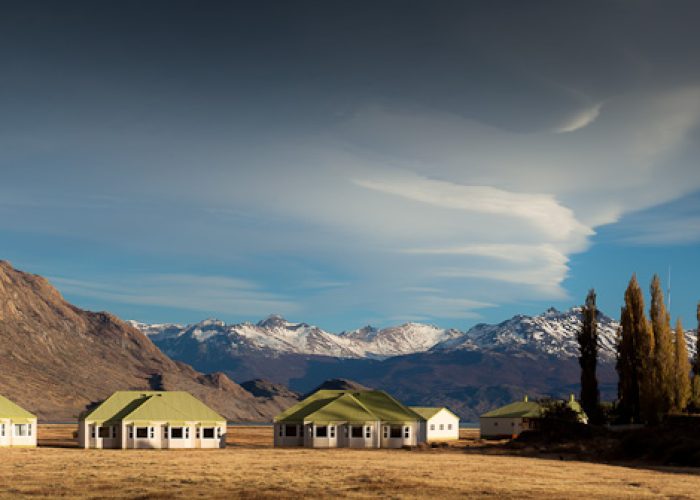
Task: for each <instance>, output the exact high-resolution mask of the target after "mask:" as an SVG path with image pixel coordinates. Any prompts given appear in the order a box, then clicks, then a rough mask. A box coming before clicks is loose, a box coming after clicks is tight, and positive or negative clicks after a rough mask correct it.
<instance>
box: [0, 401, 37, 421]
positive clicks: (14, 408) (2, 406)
mask: <svg viewBox="0 0 700 500" xmlns="http://www.w3.org/2000/svg"><path fill="white" fill-rule="evenodd" d="M0 418H12V419H20V418H22V419H24V418H36V415H34V414H32V413H29V412H28V411H27V410H25V409H24V408H22V407H21V406H19V405H18V404H17V403H13V402H12V401H10V400H9V399H7V398H6V397H5V396H2V395H0Z"/></svg>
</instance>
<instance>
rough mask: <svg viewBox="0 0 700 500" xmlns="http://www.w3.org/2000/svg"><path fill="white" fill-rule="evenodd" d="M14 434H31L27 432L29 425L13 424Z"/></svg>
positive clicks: (19, 435)
mask: <svg viewBox="0 0 700 500" xmlns="http://www.w3.org/2000/svg"><path fill="white" fill-rule="evenodd" d="M15 436H18V437H27V436H31V433H30V432H29V426H28V425H27V424H15Z"/></svg>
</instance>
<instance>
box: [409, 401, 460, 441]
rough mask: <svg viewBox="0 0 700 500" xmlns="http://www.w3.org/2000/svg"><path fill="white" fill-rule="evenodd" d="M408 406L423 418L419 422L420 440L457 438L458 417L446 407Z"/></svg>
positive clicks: (451, 439)
mask: <svg viewBox="0 0 700 500" xmlns="http://www.w3.org/2000/svg"><path fill="white" fill-rule="evenodd" d="M410 408H411V410H413V411H414V412H416V413H417V414H418V415H420V416H421V417H423V419H424V421H423V422H421V424H420V431H419V432H420V438H421V439H420V440H421V441H425V442H426V443H430V442H434V441H453V440H456V439H459V417H458V416H457V415H455V414H454V413H452V412H451V411H450V410H448V409H447V408H444V407H442V408H428V407H423V406H411V407H410Z"/></svg>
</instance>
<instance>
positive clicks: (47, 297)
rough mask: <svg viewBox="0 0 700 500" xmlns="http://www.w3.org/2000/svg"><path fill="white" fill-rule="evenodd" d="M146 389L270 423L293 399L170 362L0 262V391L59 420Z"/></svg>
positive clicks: (144, 341)
mask: <svg viewBox="0 0 700 500" xmlns="http://www.w3.org/2000/svg"><path fill="white" fill-rule="evenodd" d="M149 388H153V389H164V390H175V389H178V390H186V391H189V392H191V393H192V394H194V395H195V396H197V397H199V398H201V399H202V400H203V401H205V402H206V403H207V404H209V405H210V406H212V407H213V408H215V409H217V410H218V411H219V412H220V413H222V414H223V415H224V416H226V417H227V418H229V419H232V420H258V421H260V420H270V419H271V418H272V416H274V415H275V414H276V413H277V412H279V411H280V409H281V408H284V407H286V406H288V405H289V404H292V403H293V402H295V399H293V398H291V397H287V396H279V395H275V396H274V397H269V398H265V397H255V396H253V395H252V394H251V393H249V392H248V391H246V390H245V389H243V388H242V387H241V386H240V385H238V384H236V383H235V382H233V381H232V380H230V379H229V378H228V377H227V376H226V375H224V374H221V373H216V374H210V375H204V374H202V373H199V372H197V371H195V370H194V369H192V368H191V367H190V366H189V365H185V364H183V363H179V362H175V361H173V360H171V359H170V358H168V357H167V356H166V355H165V354H163V353H162V352H161V351H160V350H159V349H158V348H157V347H156V346H155V345H154V344H153V343H152V342H151V341H150V340H149V339H148V338H147V337H146V336H145V335H143V334H142V333H141V332H139V331H138V330H136V329H135V328H133V327H131V326H129V325H128V324H126V323H124V322H123V321H121V320H119V319H118V318H117V317H115V316H113V315H111V314H108V313H104V312H100V313H93V312H89V311H83V310H82V309H79V308H77V307H75V306H73V305H71V304H69V303H68V302H66V301H65V300H64V299H63V297H62V296H61V294H60V293H59V292H58V291H57V290H56V289H55V288H54V287H53V286H51V284H50V283H49V282H48V281H47V280H46V279H45V278H42V277H41V276H37V275H33V274H28V273H24V272H21V271H18V270H16V269H14V268H13V267H12V266H11V265H10V263H9V262H6V261H0V394H4V395H6V396H7V397H9V398H11V399H13V400H15V401H16V402H18V403H19V404H21V405H22V406H24V407H25V408H27V409H28V410H31V411H33V412H35V413H37V414H38V416H39V418H41V419H45V420H64V419H72V418H75V417H76V416H77V415H78V414H79V413H80V412H81V411H82V410H84V409H85V408H86V406H87V405H89V404H90V403H94V402H96V401H100V400H102V399H104V398H106V397H107V396H109V395H110V394H111V393H112V392H114V391H116V390H123V389H137V390H138V389H149Z"/></svg>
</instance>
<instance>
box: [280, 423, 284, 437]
mask: <svg viewBox="0 0 700 500" xmlns="http://www.w3.org/2000/svg"><path fill="white" fill-rule="evenodd" d="M279 433H280V437H282V436H284V426H283V425H280V427H279Z"/></svg>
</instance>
